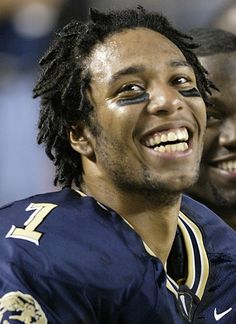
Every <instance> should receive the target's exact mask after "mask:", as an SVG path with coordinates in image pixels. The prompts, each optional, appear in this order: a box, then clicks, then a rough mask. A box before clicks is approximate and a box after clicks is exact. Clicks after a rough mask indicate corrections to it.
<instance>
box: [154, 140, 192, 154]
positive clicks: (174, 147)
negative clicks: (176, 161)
mask: <svg viewBox="0 0 236 324" xmlns="http://www.w3.org/2000/svg"><path fill="white" fill-rule="evenodd" d="M187 149H188V144H187V143H186V142H183V143H178V144H167V145H161V146H156V147H154V151H156V152H160V153H165V152H168V153H169V152H183V151H186V150H187Z"/></svg>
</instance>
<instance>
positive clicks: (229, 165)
mask: <svg viewBox="0 0 236 324" xmlns="http://www.w3.org/2000/svg"><path fill="white" fill-rule="evenodd" d="M218 168H219V169H222V170H225V171H231V172H232V171H233V172H236V161H227V162H221V163H219V164H218Z"/></svg>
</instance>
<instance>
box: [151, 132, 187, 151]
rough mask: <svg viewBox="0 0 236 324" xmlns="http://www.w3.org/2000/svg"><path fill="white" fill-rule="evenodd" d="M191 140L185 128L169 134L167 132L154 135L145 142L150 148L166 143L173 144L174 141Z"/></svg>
mask: <svg viewBox="0 0 236 324" xmlns="http://www.w3.org/2000/svg"><path fill="white" fill-rule="evenodd" d="M188 138H189V135H188V131H187V129H186V128H185V127H184V128H178V129H175V130H171V131H169V132H165V133H162V134H154V135H152V137H149V138H148V139H146V140H145V145H146V146H148V147H150V146H154V145H158V144H160V143H166V142H173V141H177V140H179V141H187V140H188Z"/></svg>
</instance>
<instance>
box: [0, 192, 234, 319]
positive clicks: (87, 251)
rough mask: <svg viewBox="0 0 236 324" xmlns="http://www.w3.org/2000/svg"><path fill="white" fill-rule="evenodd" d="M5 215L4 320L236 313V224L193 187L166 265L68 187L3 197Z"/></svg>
mask: <svg viewBox="0 0 236 324" xmlns="http://www.w3.org/2000/svg"><path fill="white" fill-rule="evenodd" d="M157 212H158V211H157ZM0 224H1V226H0V255H1V262H0V323H3V324H7V323H27V324H28V323H40V324H41V323H42V324H43V323H63V324H67V323H68V324H73V323H74V324H75V323H78V324H79V323H83V324H146V323H148V324H172V323H173V324H179V323H197V324H201V323H211V324H212V323H217V322H219V323H221V324H223V323H227V324H230V323H232V324H233V323H236V235H235V232H234V231H233V230H232V229H231V228H230V227H229V226H227V225H226V224H224V222H223V221H222V220H221V219H220V218H219V217H217V216H216V215H215V214H214V213H213V212H211V211H210V210H209V209H207V208H206V207H205V206H203V205H201V204H199V203H197V202H196V201H194V200H192V199H190V198H189V197H186V196H183V199H182V206H181V211H180V213H179V221H178V230H177V232H178V235H177V236H176V240H175V242H174V244H173V250H172V252H171V256H170V259H169V260H168V262H167V264H166V265H165V266H163V265H162V263H161V262H160V260H159V259H158V258H157V257H156V256H155V255H153V254H152V252H151V251H149V249H148V247H147V246H145V243H144V242H143V241H142V240H141V238H140V236H139V235H138V234H137V233H136V232H135V231H134V230H133V228H131V227H130V226H129V224H127V222H126V221H125V220H124V219H122V217H120V216H119V215H118V214H117V213H115V212H114V211H113V210H110V209H109V208H106V207H105V206H103V205H101V204H100V203H99V202H97V201H96V200H94V199H93V198H92V197H88V196H81V195H79V194H78V193H77V192H75V191H74V190H72V189H69V188H65V189H63V190H61V191H60V192H55V193H48V194H42V195H37V196H33V197H30V198H27V199H25V200H21V201H17V202H14V203H12V204H9V205H7V206H4V207H2V208H1V209H0ZM178 242H179V243H178ZM181 242H182V243H181ZM178 244H180V245H179V246H180V248H178V247H177V248H176V249H174V246H175V245H176V246H177V245H178ZM181 249H182V250H183V251H182V252H183V253H180V254H179V251H180V250H181ZM181 258H182V261H181ZM180 268H182V270H183V271H181V274H178V271H179V269H180ZM181 275H182V276H183V277H182V278H180V277H181Z"/></svg>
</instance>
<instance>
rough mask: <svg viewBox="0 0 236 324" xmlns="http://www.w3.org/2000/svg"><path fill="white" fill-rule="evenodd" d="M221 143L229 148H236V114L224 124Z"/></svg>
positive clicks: (220, 138) (220, 137)
mask: <svg viewBox="0 0 236 324" xmlns="http://www.w3.org/2000/svg"><path fill="white" fill-rule="evenodd" d="M219 143H220V145H221V146H225V147H227V148H228V149H234V150H236V114H235V115H234V116H231V117H230V118H228V119H227V120H226V121H225V123H224V125H223V126H222V129H221V132H220V135H219Z"/></svg>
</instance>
